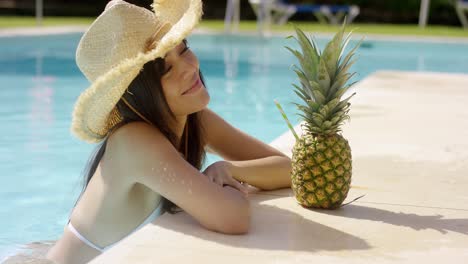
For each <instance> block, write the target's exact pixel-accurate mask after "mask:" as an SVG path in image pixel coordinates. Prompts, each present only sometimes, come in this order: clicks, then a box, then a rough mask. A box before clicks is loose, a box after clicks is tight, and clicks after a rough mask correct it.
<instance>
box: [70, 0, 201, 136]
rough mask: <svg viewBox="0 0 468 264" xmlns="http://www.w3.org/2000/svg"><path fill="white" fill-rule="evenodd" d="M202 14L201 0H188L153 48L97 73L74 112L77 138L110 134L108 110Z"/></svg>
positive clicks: (176, 42)
mask: <svg viewBox="0 0 468 264" xmlns="http://www.w3.org/2000/svg"><path fill="white" fill-rule="evenodd" d="M201 16H202V4H201V1H199V0H196V1H189V5H188V7H187V9H186V11H185V12H184V14H183V15H182V16H181V17H180V19H179V20H178V21H177V22H176V23H174V24H173V25H172V27H171V28H170V29H169V31H168V32H167V33H166V34H165V35H164V36H163V37H162V38H161V39H160V41H159V43H158V45H157V46H156V47H155V48H154V49H152V50H150V51H146V52H145V51H143V50H142V51H141V52H140V53H138V54H137V55H136V56H134V57H132V58H129V59H126V60H124V61H122V62H120V63H119V64H117V65H116V66H115V67H113V68H112V69H111V70H109V71H107V72H106V73H105V74H103V75H101V76H100V77H98V78H97V79H96V80H95V81H94V82H93V83H92V84H91V86H90V87H88V88H87V89H86V90H85V91H84V92H83V93H82V94H81V95H80V96H79V98H78V99H77V101H76V104H75V108H74V111H73V115H72V125H71V132H72V133H73V134H74V135H75V136H76V137H78V138H80V139H82V140H84V141H86V142H89V143H97V142H100V141H102V140H103V139H104V138H105V137H106V136H107V134H108V131H107V130H106V129H107V122H108V118H109V114H110V112H111V111H112V109H113V108H114V107H115V105H116V104H117V102H118V101H119V100H120V98H121V97H122V95H123V93H124V92H125V90H126V89H127V88H128V86H129V85H130V83H131V82H132V81H133V80H134V79H135V77H136V76H137V75H138V74H139V72H140V70H141V69H142V67H143V66H144V65H145V64H146V63H147V62H149V61H152V60H154V59H156V58H160V57H163V56H164V55H165V54H166V53H167V52H169V51H170V50H171V49H173V48H174V47H175V46H177V45H178V44H179V43H181V42H182V40H183V39H185V38H186V37H187V36H188V35H189V34H190V33H191V32H192V31H193V29H194V28H195V26H196V25H197V24H198V22H199V21H200V18H201Z"/></svg>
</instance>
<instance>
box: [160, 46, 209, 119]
mask: <svg viewBox="0 0 468 264" xmlns="http://www.w3.org/2000/svg"><path fill="white" fill-rule="evenodd" d="M164 59H165V69H164V74H163V76H162V77H161V84H162V89H163V93H164V96H165V97H166V101H167V103H168V105H169V108H170V109H171V111H172V112H173V113H174V114H175V115H176V116H186V115H189V114H191V113H195V112H198V111H200V110H202V109H203V108H205V107H206V105H207V104H208V102H209V101H210V96H209V94H208V92H207V91H206V88H205V86H204V85H203V83H202V82H201V79H200V74H199V63H198V59H197V57H196V56H195V54H194V53H193V52H192V51H191V50H190V49H189V48H188V46H187V45H186V44H185V43H184V42H182V43H180V44H179V45H177V46H176V47H175V48H173V49H172V50H171V51H169V52H168V53H167V54H166V56H165V58H164Z"/></svg>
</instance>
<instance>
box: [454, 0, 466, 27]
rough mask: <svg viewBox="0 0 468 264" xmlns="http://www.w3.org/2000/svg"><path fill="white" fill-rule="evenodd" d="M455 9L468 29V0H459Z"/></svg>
mask: <svg viewBox="0 0 468 264" xmlns="http://www.w3.org/2000/svg"><path fill="white" fill-rule="evenodd" d="M455 10H456V11H457V15H458V19H460V22H461V24H462V25H463V27H464V28H465V29H468V21H467V19H466V13H465V12H466V11H468V0H458V1H457V3H456V4H455Z"/></svg>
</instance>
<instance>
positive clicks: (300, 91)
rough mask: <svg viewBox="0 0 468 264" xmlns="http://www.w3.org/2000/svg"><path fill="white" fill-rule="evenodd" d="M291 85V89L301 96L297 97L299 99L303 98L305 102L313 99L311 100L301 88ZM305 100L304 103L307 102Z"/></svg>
mask: <svg viewBox="0 0 468 264" xmlns="http://www.w3.org/2000/svg"><path fill="white" fill-rule="evenodd" d="M292 85H293V87H294V88H295V89H296V90H295V92H299V93H300V94H301V96H299V97H301V98H303V97H305V98H306V99H307V100H310V99H313V98H311V97H310V96H309V95H308V94H307V93H306V92H304V89H302V88H301V87H299V86H297V84H294V83H293V84H292ZM307 100H304V101H306V102H307Z"/></svg>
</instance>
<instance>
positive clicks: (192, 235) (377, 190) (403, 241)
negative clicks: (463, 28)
mask: <svg viewBox="0 0 468 264" xmlns="http://www.w3.org/2000/svg"><path fill="white" fill-rule="evenodd" d="M354 90H355V91H356V92H357V95H356V96H355V97H354V98H353V101H352V104H353V105H352V110H351V122H348V123H347V124H346V125H345V126H344V129H343V135H344V136H345V137H346V138H347V139H348V140H349V142H350V145H351V148H352V153H353V183H352V185H353V188H352V189H351V190H350V193H349V195H348V199H347V200H348V201H349V200H351V199H353V198H355V197H358V196H360V195H365V196H364V197H363V198H361V199H360V200H358V201H356V202H354V203H352V204H350V205H347V206H345V207H343V208H341V209H339V210H335V211H327V210H309V209H305V208H303V207H301V206H299V205H298V204H297V203H296V201H295V198H294V197H293V194H292V191H291V189H282V190H276V191H270V192H259V191H253V193H252V194H251V195H250V200H251V205H252V220H251V229H250V232H249V233H248V234H246V235H240V236H230V235H223V234H219V233H215V232H210V231H207V230H205V229H203V228H202V227H201V226H200V225H199V224H198V223H197V222H195V220H193V218H192V217H190V216H189V215H187V214H186V213H179V214H177V215H169V214H164V215H163V216H161V217H160V218H158V219H157V220H155V221H154V222H153V224H150V225H147V226H145V227H144V228H143V229H141V230H139V231H138V232H136V233H135V234H134V235H132V236H130V237H128V238H127V239H125V240H124V241H122V243H120V244H118V245H117V246H116V247H114V248H112V249H111V250H110V251H108V252H106V253H104V254H102V255H101V256H99V257H97V258H96V259H95V260H94V261H92V263H93V264H97V263H223V264H228V263H368V262H369V263H370V262H372V263H441V262H447V263H466V260H467V259H468V250H467V248H468V193H467V191H466V190H468V174H467V171H468V122H467V120H468V109H467V107H466V104H467V102H468V75H463V74H441V73H411V72H395V71H391V72H390V71H382V72H376V73H374V74H372V75H371V76H369V77H367V78H366V79H364V80H363V81H361V82H360V83H359V84H357V85H356V87H355V89H354ZM296 128H297V130H298V131H300V129H299V127H298V126H297V127H296ZM293 143H294V140H293V137H292V136H291V134H290V133H285V134H284V135H282V136H281V137H279V138H278V139H277V140H275V141H274V142H272V145H274V146H275V147H277V148H278V149H280V150H282V151H283V152H284V153H286V154H288V155H290V150H291V147H292V145H293ZM253 190H254V189H253Z"/></svg>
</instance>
